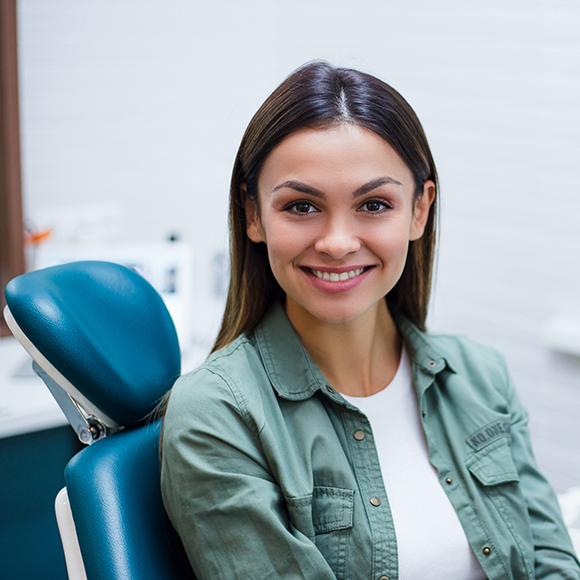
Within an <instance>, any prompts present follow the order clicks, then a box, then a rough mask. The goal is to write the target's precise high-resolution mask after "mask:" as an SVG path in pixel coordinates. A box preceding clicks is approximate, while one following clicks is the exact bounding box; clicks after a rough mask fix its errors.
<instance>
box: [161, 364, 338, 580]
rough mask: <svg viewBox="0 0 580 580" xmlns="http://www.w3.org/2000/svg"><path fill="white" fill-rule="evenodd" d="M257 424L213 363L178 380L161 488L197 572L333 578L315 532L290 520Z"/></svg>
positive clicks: (216, 575) (204, 575)
mask: <svg viewBox="0 0 580 580" xmlns="http://www.w3.org/2000/svg"><path fill="white" fill-rule="evenodd" d="M250 380H251V379H250ZM241 403H242V405H243V402H241ZM259 429H260V426H259V425H256V424H255V423H252V422H251V421H249V419H248V415H247V413H246V412H245V410H243V409H241V408H240V402H239V401H237V400H236V398H235V396H234V395H233V393H232V390H231V389H230V388H229V387H228V384H227V381H226V380H225V379H224V378H223V377H221V376H219V375H217V374H215V373H213V372H211V371H210V370H208V369H200V370H198V371H197V372H195V373H193V374H191V375H187V376H186V377H183V378H182V379H181V380H180V381H179V382H178V384H177V385H176V387H174V392H173V393H172V395H171V400H170V403H169V408H168V412H167V415H166V419H165V425H164V441H163V460H162V473H161V478H162V493H163V499H164V502H165V506H166V509H167V511H168V514H169V516H170V518H171V521H172V522H173V525H174V526H175V528H176V530H177V531H178V533H179V535H180V536H181V539H182V541H183V544H184V546H185V549H186V551H187V554H188V556H189V559H190V562H191V564H192V567H193V569H194V571H195V573H196V575H197V577H198V578H199V580H203V579H212V580H217V579H220V578H224V579H228V580H231V579H232V578H244V579H246V580H247V579H248V578H260V579H264V580H266V579H269V578H271V579H274V578H275V579H291V578H292V579H316V580H326V579H328V580H335V576H334V574H333V572H332V570H331V568H330V567H329V565H328V564H327V562H326V560H325V559H324V557H323V556H322V554H321V553H320V551H319V550H318V549H317V548H316V546H315V544H314V543H313V542H312V540H311V539H309V538H308V537H306V536H305V535H304V534H302V533H301V532H299V531H298V530H296V529H295V528H294V527H293V526H291V525H290V523H289V520H288V513H287V508H286V502H285V499H284V497H283V494H282V492H281V489H280V487H279V485H278V484H277V482H276V481H275V479H274V477H273V476H272V473H271V470H270V468H269V466H268V463H267V460H266V457H265V453H264V452H263V450H262V448H261V445H260V437H259Z"/></svg>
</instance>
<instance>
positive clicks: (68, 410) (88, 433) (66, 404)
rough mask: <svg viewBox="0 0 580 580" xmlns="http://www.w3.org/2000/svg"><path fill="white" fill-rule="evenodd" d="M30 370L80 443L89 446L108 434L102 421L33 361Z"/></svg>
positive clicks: (107, 429) (108, 430)
mask: <svg viewBox="0 0 580 580" xmlns="http://www.w3.org/2000/svg"><path fill="white" fill-rule="evenodd" d="M32 368H33V369H34V372H35V373H36V374H37V375H38V376H39V377H40V378H41V379H42V380H43V381H44V383H45V384H46V386H47V387H48V390H49V391H50V392H51V393H52V396H53V397H54V398H55V400H56V402H57V403H58V406H59V407H60V408H61V409H62V412H63V413H64V415H65V417H66V418H67V420H68V422H69V423H70V424H71V427H72V428H73V429H74V430H75V433H76V434H77V436H78V438H79V440H80V441H81V443H84V444H85V445H91V444H92V443H94V442H95V441H98V440H99V439H103V438H104V437H106V436H107V435H109V434H110V429H109V428H108V427H107V426H106V425H105V424H104V423H103V422H102V421H100V420H99V419H98V418H97V417H95V416H94V415H91V414H90V413H88V412H87V411H86V410H85V409H84V408H83V407H82V406H81V405H80V404H79V403H78V402H77V401H75V400H74V399H73V398H72V397H71V396H70V395H69V393H67V392H66V391H65V390H64V389H63V388H62V387H61V386H60V385H59V384H58V383H57V382H56V381H55V380H54V379H52V378H51V377H50V376H49V375H48V374H47V373H46V372H45V371H44V370H43V368H42V367H41V366H40V365H39V364H38V363H37V362H36V361H34V360H33V362H32Z"/></svg>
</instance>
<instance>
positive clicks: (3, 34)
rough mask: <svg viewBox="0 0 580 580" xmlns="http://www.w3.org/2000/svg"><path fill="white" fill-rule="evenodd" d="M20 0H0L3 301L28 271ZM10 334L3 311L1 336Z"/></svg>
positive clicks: (0, 255)
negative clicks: (20, 104)
mask: <svg viewBox="0 0 580 580" xmlns="http://www.w3.org/2000/svg"><path fill="white" fill-rule="evenodd" d="M16 5H17V0H0V304H1V307H2V310H3V309H4V305H5V304H6V299H5V296H4V287H5V286H6V284H7V283H8V282H9V281H10V280H11V279H12V278H14V277H15V276H18V275H19V274H22V273H24V226H23V216H22V176H21V175H22V174H21V163H20V115H19V107H18V41H17V16H16V10H17V6H16ZM8 334H10V331H9V330H8V327H7V326H6V323H5V321H4V317H3V316H2V315H1V314H0V336H5V335H8Z"/></svg>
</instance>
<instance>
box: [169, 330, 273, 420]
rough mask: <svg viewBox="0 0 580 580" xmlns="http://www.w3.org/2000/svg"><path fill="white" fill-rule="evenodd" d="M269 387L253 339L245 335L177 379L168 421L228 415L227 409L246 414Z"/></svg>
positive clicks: (170, 403) (170, 399)
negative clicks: (207, 414)
mask: <svg viewBox="0 0 580 580" xmlns="http://www.w3.org/2000/svg"><path fill="white" fill-rule="evenodd" d="M267 384H269V383H268V381H267V376H266V374H265V371H264V367H263V365H262V362H261V358H260V355H259V352H258V351H257V349H256V347H255V344H254V342H253V340H252V338H251V337H248V336H246V335H242V336H240V337H238V338H237V339H236V340H235V341H233V342H232V343H231V344H229V345H228V346H226V347H224V348H222V349H220V350H218V351H216V352H214V353H212V354H211V355H210V356H209V357H208V358H207V359H206V361H205V362H204V363H203V364H201V365H200V366H199V367H197V368H196V369H195V370H193V371H190V372H188V373H186V374H184V375H182V376H181V377H179V379H177V381H176V383H175V385H174V386H173V388H172V389H171V394H170V397H169V404H168V408H167V414H166V422H173V421H175V420H177V421H179V419H180V418H181V417H188V418H190V417H191V414H192V413H194V414H195V415H204V414H206V413H216V412H225V410H226V408H227V409H229V410H232V409H237V410H238V411H239V412H240V413H242V414H244V412H245V411H247V410H248V409H249V408H250V407H252V406H253V405H254V403H255V401H254V400H256V399H257V400H259V399H260V397H261V395H260V391H262V390H263V385H267ZM224 403H225V404H226V405H224Z"/></svg>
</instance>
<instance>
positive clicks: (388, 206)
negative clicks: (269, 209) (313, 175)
mask: <svg viewBox="0 0 580 580" xmlns="http://www.w3.org/2000/svg"><path fill="white" fill-rule="evenodd" d="M372 203H376V204H379V205H380V206H382V208H381V209H379V210H378V211H368V210H366V213H368V214H375V215H376V214H382V213H384V212H386V211H388V210H390V209H393V206H392V205H391V204H390V203H388V202H387V201H385V200H384V199H367V200H366V201H365V202H364V203H363V204H362V205H361V206H360V208H359V209H358V210H357V211H365V210H362V208H364V207H365V206H368V205H369V204H372ZM299 205H302V206H306V205H307V206H309V208H311V209H312V210H314V211H296V207H297V206H299ZM284 211H287V212H289V213H293V214H295V215H309V214H311V213H317V212H318V211H320V210H319V209H318V208H317V207H316V206H315V205H314V204H313V203H312V202H310V201H307V200H301V201H294V202H292V203H291V204H290V205H288V206H286V207H285V208H284Z"/></svg>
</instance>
